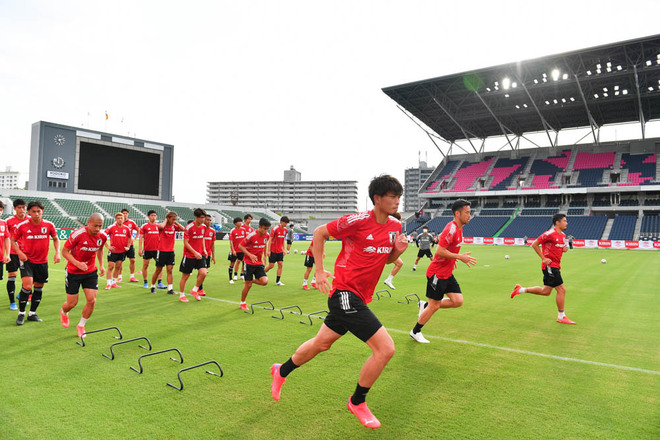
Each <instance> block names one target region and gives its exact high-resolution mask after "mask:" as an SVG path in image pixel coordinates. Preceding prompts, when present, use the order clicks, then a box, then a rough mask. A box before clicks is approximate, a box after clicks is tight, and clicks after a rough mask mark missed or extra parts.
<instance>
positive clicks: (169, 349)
mask: <svg viewBox="0 0 660 440" xmlns="http://www.w3.org/2000/svg"><path fill="white" fill-rule="evenodd" d="M170 351H176V352H177V353H179V359H174V358H173V357H171V356H170V359H172V360H173V361H174V362H178V363H180V364H182V363H183V355H182V354H181V352H180V351H179V349H178V348H168V349H167V350H160V351H154V352H153V353H147V354H143V355H142V356H140V357H139V358H138V365H139V366H140V370H139V371H138V369H137V368H135V367H131V370H133V371H135V372H136V373H138V374H142V373H143V372H144V369H143V368H142V358H144V357H147V356H154V355H157V354H161V353H167V352H170Z"/></svg>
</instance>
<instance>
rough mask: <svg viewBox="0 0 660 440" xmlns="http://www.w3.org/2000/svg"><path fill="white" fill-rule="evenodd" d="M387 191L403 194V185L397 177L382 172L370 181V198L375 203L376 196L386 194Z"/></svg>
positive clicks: (398, 194) (396, 194)
mask: <svg viewBox="0 0 660 440" xmlns="http://www.w3.org/2000/svg"><path fill="white" fill-rule="evenodd" d="M387 193H393V194H394V195H395V196H400V195H401V194H403V186H402V185H401V182H399V181H398V180H397V179H396V178H395V177H392V176H390V175H388V174H381V175H380V176H378V177H374V178H373V179H372V180H371V183H369V198H370V199H371V203H374V196H381V197H382V196H384V195H385V194H387Z"/></svg>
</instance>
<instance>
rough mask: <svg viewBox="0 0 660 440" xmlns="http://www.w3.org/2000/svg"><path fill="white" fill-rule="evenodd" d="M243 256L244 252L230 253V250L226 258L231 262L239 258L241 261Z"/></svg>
mask: <svg viewBox="0 0 660 440" xmlns="http://www.w3.org/2000/svg"><path fill="white" fill-rule="evenodd" d="M243 257H245V254H244V253H243V252H236V255H234V254H232V253H231V252H230V253H229V256H228V257H227V259H228V260H229V261H231V262H232V263H233V262H235V261H236V260H241V261H243Z"/></svg>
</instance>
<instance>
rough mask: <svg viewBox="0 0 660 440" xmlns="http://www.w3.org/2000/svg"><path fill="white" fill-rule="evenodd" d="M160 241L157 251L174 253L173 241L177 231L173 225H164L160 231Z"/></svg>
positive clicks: (176, 227)
mask: <svg viewBox="0 0 660 440" xmlns="http://www.w3.org/2000/svg"><path fill="white" fill-rule="evenodd" d="M159 230H160V240H159V242H158V250H159V251H161V252H174V241H175V239H176V231H178V230H179V228H178V226H177V225H175V224H171V225H165V226H164V227H163V229H160V228H159Z"/></svg>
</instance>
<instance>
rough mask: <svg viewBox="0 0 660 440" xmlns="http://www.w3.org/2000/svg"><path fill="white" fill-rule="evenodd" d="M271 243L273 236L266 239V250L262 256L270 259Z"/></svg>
mask: <svg viewBox="0 0 660 440" xmlns="http://www.w3.org/2000/svg"><path fill="white" fill-rule="evenodd" d="M272 242H273V236H272V235H271V236H270V237H268V241H267V242H266V250H265V251H264V255H265V256H267V257H270V245H271V243H272Z"/></svg>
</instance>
